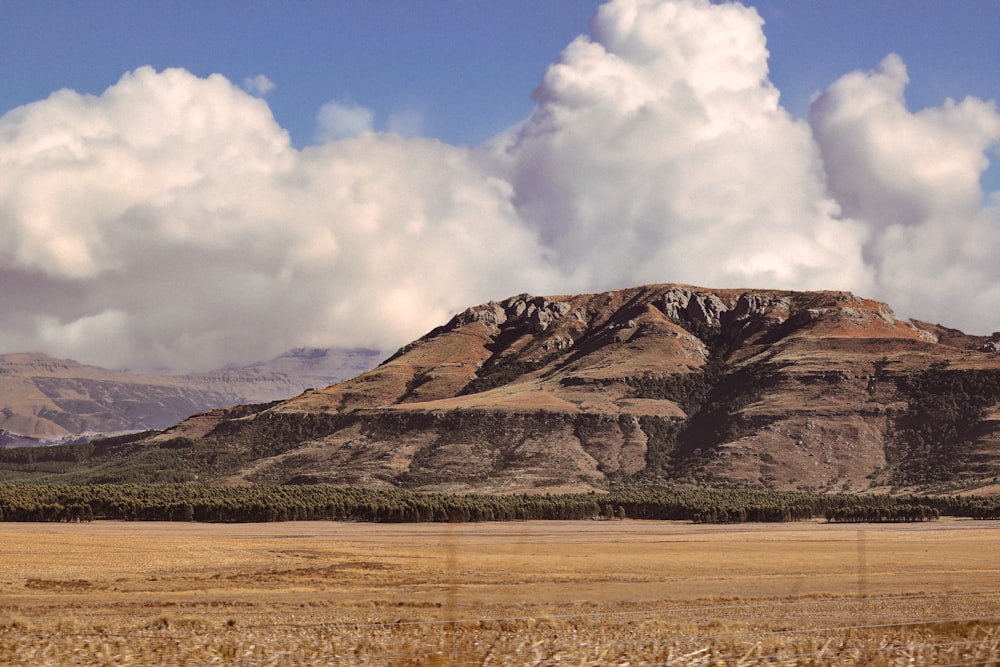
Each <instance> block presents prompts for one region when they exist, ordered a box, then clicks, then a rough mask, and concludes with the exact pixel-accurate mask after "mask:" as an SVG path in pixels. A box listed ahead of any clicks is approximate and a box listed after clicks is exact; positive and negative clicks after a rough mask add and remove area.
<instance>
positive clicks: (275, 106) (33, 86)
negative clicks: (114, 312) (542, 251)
mask: <svg viewBox="0 0 1000 667" xmlns="http://www.w3.org/2000/svg"><path fill="white" fill-rule="evenodd" d="M747 4H749V5H751V6H753V7H756V9H757V10H758V12H759V13H760V14H761V16H762V17H763V18H764V20H765V26H764V31H765V33H766V35H767V39H768V49H769V50H770V52H771V58H770V69H771V79H772V81H773V82H774V83H775V85H776V86H777V87H778V89H779V90H780V91H781V93H782V103H783V105H784V106H785V107H786V108H787V109H788V110H789V111H791V112H792V113H794V114H796V115H799V116H805V114H806V111H807V108H808V104H809V99H810V97H811V95H812V94H813V93H815V92H816V91H819V90H822V89H823V88H825V87H826V86H828V85H829V84H830V83H832V82H833V81H835V80H836V79H837V78H838V77H840V76H842V75H843V74H845V73H846V72H849V71H851V70H855V69H862V70H868V69H871V68H873V67H874V66H875V65H876V64H877V63H878V62H879V61H880V60H881V59H882V58H883V57H885V56H886V55H887V54H888V53H890V52H895V53H898V54H899V55H901V56H902V57H903V59H904V61H905V62H906V64H907V67H908V69H909V71H910V80H911V82H910V86H909V87H908V88H907V99H908V102H909V105H910V107H911V108H912V109H914V110H918V109H920V108H923V107H925V106H930V105H937V104H940V103H941V102H942V101H943V100H944V99H945V98H947V97H952V98H955V99H961V98H963V97H965V96H966V95H974V96H977V97H981V98H983V99H997V98H998V96H1000V75H998V72H1000V55H998V49H997V35H998V34H1000V0H961V1H958V2H943V1H941V0H877V1H876V2H872V1H870V0H838V1H836V2H829V1H826V0H759V1H757V2H749V3H747ZM598 5H600V2H596V1H594V0H542V1H539V0H502V1H498V2H474V1H469V0H428V1H426V2H417V1H415V0H364V1H362V0H350V1H345V0H335V1H329V2H318V1H317V2H308V1H303V0H295V1H292V2H243V1H222V0H208V1H201V0H197V1H194V2H192V1H190V0H178V1H172V2H106V1H97V2H64V1H53V0H0V82H2V84H0V111H5V110H8V109H10V108H12V107H15V106H18V105H21V104H26V103H29V102H33V101H36V100H39V99H43V98H45V97H47V96H48V95H49V94H50V93H52V92H53V91H55V90H58V89H60V88H72V89H74V90H77V91H79V92H85V93H92V94H99V93H101V92H102V91H104V90H105V89H106V88H107V87H108V86H110V85H112V84H114V83H115V82H116V81H117V80H118V79H119V78H120V77H121V75H122V74H124V73H125V72H127V71H130V70H133V69H135V68H137V67H139V66H141V65H152V66H153V67H154V68H156V69H163V68H166V67H183V68H186V69H188V70H189V71H191V72H192V73H194V74H197V75H199V76H207V75H209V74H212V73H215V72H218V73H221V74H223V75H225V76H226V77H227V78H229V79H230V80H231V81H234V82H237V83H241V82H242V81H243V80H244V79H245V78H247V77H253V76H256V75H258V74H263V75H265V76H267V77H268V78H269V79H270V80H271V81H273V82H274V84H275V89H274V90H273V91H272V92H270V93H269V94H267V96H266V99H267V102H268V104H269V105H270V107H271V109H272V110H273V112H274V115H275V117H276V119H277V121H278V123H279V124H280V125H281V126H282V127H284V128H285V129H287V130H288V131H289V132H290V134H291V135H292V139H293V142H294V143H295V144H296V145H298V146H302V145H305V144H307V143H310V142H311V141H312V139H313V131H314V126H315V120H316V113H317V111H318V110H319V108H320V107H321V106H322V105H323V104H325V103H326V102H329V101H334V100H338V101H339V100H346V99H350V100H353V101H354V102H356V103H357V104H361V105H364V106H366V107H370V108H372V109H374V110H375V112H376V123H378V122H379V119H382V120H383V121H384V119H385V118H386V117H387V116H388V115H389V114H391V113H393V112H394V111H403V112H406V111H415V112H418V113H420V114H421V115H422V116H423V119H424V121H423V122H424V128H423V132H424V133H425V134H427V135H428V136H433V137H437V138H440V139H442V140H445V141H448V142H451V143H478V142H480V141H483V140H485V139H487V138H489V137H490V136H492V135H493V134H495V133H497V132H499V131H500V130H502V129H504V128H505V127H507V126H508V125H511V124H513V123H515V122H518V121H519V120H521V119H523V118H524V117H525V116H527V114H528V113H529V112H530V111H531V108H532V101H531V99H530V92H531V90H532V89H533V88H534V87H535V86H536V85H537V84H538V81H539V79H540V77H541V75H542V73H543V72H544V70H545V67H546V66H547V65H548V64H549V63H550V62H551V61H552V60H553V59H554V58H555V57H556V56H557V55H558V54H559V52H560V51H561V50H562V49H563V48H564V47H565V46H566V45H567V44H568V43H569V42H570V41H571V40H572V39H573V38H574V37H576V36H577V35H579V34H581V33H585V32H586V30H587V22H588V20H589V19H590V17H591V16H592V15H593V13H594V11H595V10H596V8H597V6H598Z"/></svg>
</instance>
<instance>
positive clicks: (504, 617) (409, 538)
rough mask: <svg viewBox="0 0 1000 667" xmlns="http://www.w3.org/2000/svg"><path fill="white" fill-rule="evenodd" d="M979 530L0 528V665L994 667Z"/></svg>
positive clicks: (995, 543)
mask: <svg viewBox="0 0 1000 667" xmlns="http://www.w3.org/2000/svg"><path fill="white" fill-rule="evenodd" d="M998 547H1000V533H998V532H997V530H996V528H995V525H994V524H992V522H982V521H973V520H969V519H951V518H944V519H942V520H940V521H937V522H933V523H912V524H888V525H877V526H872V525H864V526H861V527H859V526H857V525H847V524H827V523H820V522H799V523H793V524H741V525H693V524H689V523H675V522H660V521H632V520H625V521H565V522H535V521H529V522H519V523H502V522H492V523H467V524H435V523H426V524H370V523H343V522H317V521H311V522H289V523H268V524H201V523H171V522H156V523H135V522H117V521H103V522H93V523H73V524H67V523H3V524H0V551H2V563H3V565H2V570H0V572H2V574H0V664H3V665H12V666H14V665H32V666H40V665H70V664H71V665H211V664H226V665H246V666H250V665H254V666H257V665H356V664H371V665H526V664H538V665H561V664H573V665H616V664H631V665H719V664H725V665H739V664H743V665H749V664H772V665H932V664H933V665H949V664H955V665H957V664H995V663H996V661H1000V558H998V557H997V555H996V554H998V553H1000V549H998Z"/></svg>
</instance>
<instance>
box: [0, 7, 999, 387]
mask: <svg viewBox="0 0 1000 667" xmlns="http://www.w3.org/2000/svg"><path fill="white" fill-rule="evenodd" d="M885 55H886V59H885V60H883V61H882V62H881V63H872V69H871V71H859V72H845V73H844V76H843V77H842V78H841V79H839V80H838V81H836V82H834V83H832V84H831V85H830V86H829V87H828V88H827V89H826V90H825V91H821V93H820V94H819V95H818V96H817V97H816V99H815V100H814V103H813V106H812V111H811V113H810V117H809V119H808V120H804V119H799V118H796V117H794V116H792V115H791V114H789V113H788V112H787V111H786V110H785V109H784V108H783V107H782V106H781V102H780V97H779V94H780V91H778V90H777V89H776V88H775V86H774V85H773V84H772V83H771V82H770V80H769V78H768V61H767V59H768V52H767V48H766V39H765V34H764V29H763V26H762V21H761V20H760V17H759V16H758V15H757V13H756V12H755V11H754V10H753V9H748V8H745V7H742V6H740V5H730V4H709V3H707V2H701V1H697V0H678V1H670V2H656V1H654V0H613V1H612V2H610V3H608V4H607V5H605V6H603V7H602V8H601V9H600V11H599V12H598V14H597V15H596V16H595V17H594V20H593V22H592V25H591V30H590V34H589V35H586V36H581V37H579V38H577V39H576V40H575V41H573V42H572V43H571V44H569V45H568V46H567V47H566V49H565V50H564V51H563V53H562V54H561V55H560V56H559V58H558V59H557V60H556V61H555V62H553V63H552V64H551V65H550V66H549V67H548V69H547V70H546V71H545V72H544V73H540V74H542V78H541V83H540V85H539V86H538V88H537V89H536V90H535V92H534V99H535V108H534V111H533V112H532V113H531V114H530V116H528V117H527V118H525V119H524V120H523V121H522V122H521V123H519V124H517V125H516V126H514V127H512V128H510V129H509V130H507V131H506V132H504V133H502V134H501V135H499V136H497V137H494V138H493V139H492V140H490V141H488V142H486V143H484V144H482V145H480V146H477V147H473V148H468V147H463V146H453V145H449V144H447V143H444V142H442V141H438V140H435V139H425V138H419V137H418V136H415V135H419V134H420V132H419V130H420V129H421V125H422V118H421V117H420V116H419V114H417V115H415V116H412V117H408V118H404V116H403V115H400V116H399V117H398V118H395V119H392V118H390V119H389V121H390V122H389V125H392V126H393V127H386V128H385V129H386V130H387V131H385V132H380V131H378V128H377V127H376V124H375V115H374V112H373V111H372V110H371V109H369V108H367V107H365V106H363V105H360V104H355V103H353V102H351V101H343V100H342V101H333V102H330V103H329V104H326V105H324V106H323V107H322V108H321V109H320V110H319V111H318V113H317V119H316V134H315V139H316V145H313V146H309V147H306V148H303V149H297V148H295V147H293V146H292V145H291V144H290V142H289V138H288V132H287V131H285V129H284V128H282V127H280V126H279V125H278V124H277V123H276V121H275V120H274V117H273V115H272V113H271V110H270V108H269V107H268V105H267V103H266V102H265V101H264V100H263V99H261V98H260V97H259V96H260V95H263V94H265V93H266V92H267V91H266V90H264V88H266V85H263V81H262V82H257V83H254V84H253V85H250V84H249V83H248V82H244V86H242V87H241V86H238V85H234V84H233V83H232V82H230V81H228V80H226V79H225V78H223V77H221V76H218V75H215V76H210V77H207V78H201V77H198V76H195V75H193V74H191V73H189V72H187V71H184V70H179V69H171V70H164V71H156V70H153V69H151V68H140V69H137V70H135V71H133V72H130V73H128V74H126V75H125V76H124V77H122V79H121V80H120V81H119V82H118V83H117V84H115V85H113V86H112V87H110V88H109V89H107V90H106V91H105V92H104V93H103V94H101V95H98V96H86V95H78V94H76V93H73V92H72V91H65V90H64V91H60V92H59V93H56V94H54V95H52V96H51V97H49V98H47V99H45V100H42V101H39V102H36V103H34V104H31V105H28V106H24V107H20V108H18V109H15V110H13V111H10V112H8V113H7V114H6V115H4V116H2V117H0V232H2V233H3V235H4V237H5V239H6V241H5V243H4V244H3V246H2V247H0V280H2V284H3V285H4V288H3V290H0V312H3V313H4V315H3V317H4V326H3V327H2V328H0V348H2V349H6V350H34V349H39V348H42V349H43V350H44V351H47V352H49V353H52V354H56V355H60V356H68V357H72V358H76V359H79V360H83V361H87V362H91V363H100V364H104V365H109V366H128V367H159V366H168V367H172V368H177V369H194V368H211V367H218V366H221V365H223V364H225V363H233V362H240V361H254V360H258V359H263V358H267V357H268V356H270V355H274V354H277V353H279V352H281V351H283V350H285V349H287V348H290V347H294V346H299V345H331V344H338V345H367V346H376V347H380V348H382V349H386V350H390V349H393V348H395V347H396V346H398V345H401V344H403V343H406V342H408V341H409V340H411V339H413V338H415V337H416V336H419V335H421V334H422V333H424V332H426V331H427V330H429V329H431V328H432V327H434V326H436V325H437V324H440V323H441V322H442V321H444V320H445V319H447V318H448V317H449V316H450V315H451V314H452V313H453V312H455V311H456V310H459V309H461V308H464V307H465V306H467V305H470V304H474V303H479V302H482V301H486V300H488V299H492V298H502V297H505V296H508V295H510V294H516V293H519V292H525V291H527V292H533V293H569V292H576V291H593V290H603V289H612V288H617V287H623V286H627V285H635V284H640V283H646V282H670V281H683V282H688V283H695V284H702V285H709V286H720V287H723V286H733V287H739V286H744V287H774V288H788V289H813V288H817V289H820V288H821V289H850V290H855V291H857V292H859V293H862V294H864V295H867V296H873V297H876V298H881V299H885V300H887V301H889V302H890V303H891V304H893V305H895V306H897V308H899V309H901V310H903V312H904V313H905V314H906V315H908V316H914V317H920V318H921V319H929V320H937V321H942V322H945V323H946V324H949V325H951V326H959V327H963V328H966V329H967V330H971V331H975V332H988V331H990V330H992V328H997V322H996V317H995V313H997V312H1000V288H998V287H997V286H998V285H1000V265H998V264H997V263H996V262H995V257H997V256H998V255H1000V212H998V209H997V208H996V207H995V206H991V205H989V204H988V203H987V204H984V202H989V201H990V193H984V192H983V189H982V186H981V185H980V180H979V179H980V175H981V174H982V172H983V171H984V170H985V169H986V167H987V166H988V158H989V156H990V155H991V154H992V153H991V151H995V150H996V146H997V142H998V141H1000V115H998V113H997V110H996V107H995V103H994V102H992V101H983V100H977V99H973V98H969V99H965V100H960V101H951V100H942V101H941V103H940V104H939V105H938V106H934V107H931V108H926V109H923V110H921V111H919V112H916V113H914V112H911V111H909V110H908V109H907V107H906V104H905V89H906V85H907V81H908V78H907V74H906V68H905V63H904V62H903V60H902V59H901V58H899V57H898V56H895V55H890V54H885ZM8 286H10V287H8ZM964 295H971V296H969V298H966V296H964Z"/></svg>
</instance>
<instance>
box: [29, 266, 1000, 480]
mask: <svg viewBox="0 0 1000 667" xmlns="http://www.w3.org/2000/svg"><path fill="white" fill-rule="evenodd" d="M998 344H1000V334H993V335H992V336H971V335H966V334H964V333H962V332H960V331H957V330H954V329H949V328H946V327H943V326H939V325H932V324H928V323H925V322H917V321H903V320H900V319H898V318H897V317H896V316H895V315H894V313H893V311H892V310H891V309H890V308H889V306H887V305H886V304H884V303H879V302H877V301H872V300H869V299H864V298H861V297H857V296H855V295H852V294H849V293H846V292H791V291H776V290H724V289H706V288H698V287H691V286H685V285H651V286H645V287H637V288H632V289H626V290H620V291H614V292H605V293H601V294H585V295H576V296H549V297H537V296H530V295H519V296H515V297H511V298H509V299H506V300H504V301H502V302H491V303H487V304H483V305H480V306H475V307H472V308H469V309H468V310H466V311H464V312H463V313H461V314H459V315H457V316H455V317H454V318H453V319H452V320H451V321H449V322H447V323H445V324H443V325H441V326H440V327H438V328H436V329H434V330H433V331H431V332H429V333H428V334H427V335H425V336H423V337H422V338H420V339H418V340H416V341H414V342H412V343H410V344H409V345H407V346H405V347H404V348H402V349H401V350H399V351H398V352H397V353H396V354H395V355H393V356H392V357H391V358H389V359H387V360H386V361H384V362H383V363H382V364H380V365H379V366H377V367H375V368H373V369H371V370H368V371H367V372H364V373H361V374H360V375H358V376H357V377H354V378H352V379H349V380H346V381H344V382H340V383H337V384H333V385H331V386H328V387H317V388H315V389H313V390H311V391H305V392H303V393H301V394H299V395H297V396H295V397H293V398H289V399H287V400H283V401H279V402H277V403H274V404H264V405H258V406H244V407H241V408H235V409H223V410H215V411H211V412H207V413H203V414H200V415H196V416H194V417H192V418H190V419H187V420H185V421H183V422H182V423H180V424H178V425H176V426H174V427H173V428H170V429H168V430H166V431H164V432H162V433H159V434H156V435H153V436H150V437H144V438H142V439H133V440H130V441H128V442H124V441H122V442H121V443H120V444H119V443H117V442H109V443H105V444H104V445H101V446H100V447H99V448H96V449H94V451H93V452H91V453H88V454H87V456H90V457H92V458H89V459H88V458H86V457H84V458H83V459H80V458H79V457H78V458H77V459H74V460H77V461H78V463H76V464H74V466H75V467H74V468H73V470H72V475H73V477H72V479H76V480H83V479H95V477H94V474H95V473H94V472H88V471H96V470H99V471H100V475H99V477H96V479H101V480H114V479H130V480H143V481H157V480H160V479H163V475H165V474H167V473H168V472H169V474H170V477H169V478H170V479H174V480H176V479H192V480H195V479H196V480H199V481H201V482H206V483H218V484H245V483H248V482H249V483H278V484H283V483H330V484H338V485H368V486H398V487H403V488H408V489H416V490H439V491H479V492H487V493H510V492H544V491H553V492H555V491H567V490H575V491H581V490H584V491H585V490H604V489H609V488H613V487H616V486H620V485H637V484H638V485H642V484H653V485H660V484H664V483H671V484H697V485H713V486H720V485H721V486H726V485H739V484H751V485H755V486H765V487H770V488H775V489H803V490H813V491H823V492H851V493H854V492H864V491H871V490H888V489H892V488H896V489H909V490H923V491H957V490H966V489H976V490H978V491H979V492H985V493H990V492H997V491H1000V487H998V486H997V479H998V476H1000V354H997V349H998ZM365 358H367V359H370V357H365ZM243 372H245V371H240V372H239V373H243ZM232 377H234V378H235V377H242V375H240V374H237V375H234V376H232ZM99 381H100V380H99V379H95V380H93V382H99ZM41 384H42V386H43V387H50V386H51V384H52V381H51V380H50V381H49V384H46V382H45V381H43V382H42V383H41ZM317 384H319V383H317ZM225 385H226V378H225V377H224V376H220V377H219V384H216V385H212V387H213V389H212V390H213V391H217V392H221V391H222V387H224V386H225ZM251 385H252V383H251ZM35 386H37V385H35ZM61 386H63V389H62V390H61V391H60V392H59V393H58V396H59V397H60V400H61V401H62V402H63V404H64V405H66V406H67V407H74V408H79V407H80V406H78V405H77V404H76V403H72V402H73V401H75V400H91V401H95V402H96V400H95V396H98V395H100V396H103V394H101V393H100V391H98V388H99V386H100V385H94V386H93V387H92V388H91V389H89V390H88V391H86V392H84V391H83V390H77V389H75V387H76V386H77V385H75V384H72V383H69V384H65V385H61ZM161 386H162V385H161ZM39 391H41V390H39ZM48 391H49V393H50V394H56V392H55V391H54V390H52V389H51V388H49V389H48ZM161 391H167V390H165V389H163V390H161ZM43 393H44V392H43ZM239 393H241V394H243V395H248V394H249V392H248V391H246V390H244V391H241V392H239ZM46 396H48V394H46ZM78 396H79V398H78ZM125 398H126V395H125V394H122V397H121V401H124V400H125ZM220 400H221V398H220ZM118 402H119V401H118V400H105V402H104V403H103V404H112V403H118ZM103 404H102V405H103ZM186 405H190V403H189V404H186ZM121 409H122V408H120V407H119V410H121ZM76 411H77V412H80V411H81V410H79V409H77V410H76ZM95 411H96V406H95ZM36 416H37V415H36ZM148 422H149V423H150V424H152V420H151V419H150V420H148ZM67 430H74V429H72V428H70V429H67ZM66 456H68V455H66ZM73 456H77V455H76V454H73ZM60 465H63V467H61V468H60V467H58V466H55V464H53V466H55V467H52V468H51V472H52V475H50V477H48V478H47V479H50V480H53V481H55V480H58V479H64V478H66V477H65V474H64V473H63V472H59V471H62V470H64V469H65V465H64V464H60ZM98 466H100V467H99V468H98ZM25 470H27V469H25ZM32 470H41V468H32ZM116 471H117V472H116ZM15 472H16V471H15ZM15 472H12V473H11V474H12V475H13V474H15ZM56 473H58V474H56ZM16 474H17V475H20V474H22V472H16ZM23 474H28V473H27V472H25V473H23ZM30 474H32V475H34V474H36V473H35V472H32V473H30ZM178 475H181V477H178Z"/></svg>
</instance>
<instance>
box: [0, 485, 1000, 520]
mask: <svg viewBox="0 0 1000 667" xmlns="http://www.w3.org/2000/svg"><path fill="white" fill-rule="evenodd" d="M942 515H950V516H962V517H973V518H977V519H1000V498H997V497H986V496H964V497H957V496H952V497H947V496H943V497H933V498H932V497H914V496H851V495H824V494H811V493H806V492H792V491H769V490H765V489H758V488H752V487H740V488H733V489H710V488H662V487H659V488H639V489H630V490H625V491H618V492H614V493H611V494H598V493H578V494H559V495H549V494H544V495H539V494H514V495H504V496H496V495H479V494H448V493H423V492H414V491H406V490H403V489H398V488H378V489H373V488H353V487H336V486H323V485H318V486H317V485H308V486H306V485H303V486H265V485H258V486H245V487H209V486H201V485H193V484H83V485H70V484H38V485H36V484H0V521H91V520H95V519H112V520H126V521H203V522H268V521H311V520H328V521H368V522H397V523H398V522H468V521H525V520H570V519H623V518H626V517H628V518H633V519H660V520H680V521H694V522H699V523H739V522H745V521H761V522H785V521H802V520H809V519H813V518H823V517H825V518H826V519H827V520H828V521H831V522H845V521H849V522H859V521H864V522H889V521H929V520H934V519H937V518H938V517H939V516H942Z"/></svg>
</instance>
